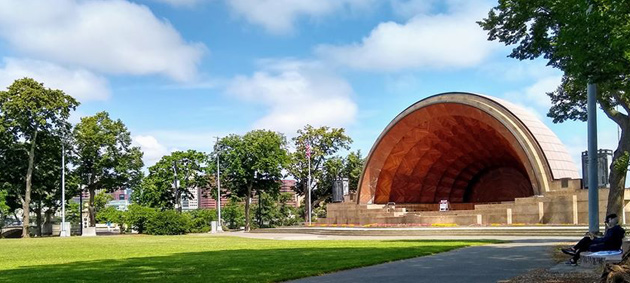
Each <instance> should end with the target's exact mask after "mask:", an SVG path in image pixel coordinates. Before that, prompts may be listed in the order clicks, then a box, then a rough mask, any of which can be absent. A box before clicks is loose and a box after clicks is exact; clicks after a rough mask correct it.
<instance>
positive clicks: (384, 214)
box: [318, 189, 630, 225]
mask: <svg viewBox="0 0 630 283" xmlns="http://www.w3.org/2000/svg"><path fill="white" fill-rule="evenodd" d="M625 195H626V202H628V201H629V200H630V190H626V193H625ZM607 200H608V189H600V190H599V214H600V217H599V218H600V220H601V221H603V219H604V217H605V213H606V203H607ZM416 206H418V207H422V208H424V206H422V205H416ZM462 207H464V206H462ZM327 209H328V211H327V217H326V218H322V219H319V220H318V223H321V224H355V225H367V224H457V225H475V224H477V225H492V224H508V225H510V224H559V225H566V224H569V225H584V224H587V223H588V191H587V190H581V189H574V190H561V191H552V192H547V193H546V194H544V195H542V196H533V197H525V198H516V199H515V200H514V201H510V202H501V203H496V204H477V205H474V209H468V210H451V211H446V212H439V211H435V210H433V211H426V210H424V211H423V210H422V209H415V208H414V205H412V204H403V205H375V204H356V203H331V204H328V206H327ZM625 213H626V217H630V215H628V209H627V208H626V212H625ZM622 220H623V218H622ZM628 222H630V218H628ZM602 224H603V223H602Z"/></svg>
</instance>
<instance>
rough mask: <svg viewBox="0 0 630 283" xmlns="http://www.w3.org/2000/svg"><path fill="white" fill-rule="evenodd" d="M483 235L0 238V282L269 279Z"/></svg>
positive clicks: (407, 254) (435, 249)
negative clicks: (441, 237)
mask: <svg viewBox="0 0 630 283" xmlns="http://www.w3.org/2000/svg"><path fill="white" fill-rule="evenodd" d="M484 243H488V242H487V241H416V240H381V241H376V240H371V241H341V240H339V241H276V240H262V239H245V238H238V237H214V236H206V235H187V236H140V235H139V236H115V237H96V238H80V237H72V238H41V239H24V240H23V239H2V240H0V282H83V281H95V282H112V281H118V282H130V281H161V282H187V283H188V282H269V281H283V280H288V279H295V278H301V277H306V276H312V275H318V274H323V273H327V272H332V271H335V270H341V269H348V268H353V267H359V266H366V265H372V264H377V263H381V262H387V261H393V260H399V259H405V258H411V257H417V256H424V255H430V254H434V253H439V252H444V251H449V250H452V249H456V248H461V247H466V246H470V245H480V244H484Z"/></svg>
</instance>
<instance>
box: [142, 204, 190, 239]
mask: <svg viewBox="0 0 630 283" xmlns="http://www.w3.org/2000/svg"><path fill="white" fill-rule="evenodd" d="M189 227H190V219H189V217H188V216H187V215H185V214H183V213H177V211H175V210H165V211H158V212H156V213H154V214H153V216H152V217H151V218H149V219H148V221H147V223H146V228H147V234H149V235H181V234H186V232H188V228H189Z"/></svg>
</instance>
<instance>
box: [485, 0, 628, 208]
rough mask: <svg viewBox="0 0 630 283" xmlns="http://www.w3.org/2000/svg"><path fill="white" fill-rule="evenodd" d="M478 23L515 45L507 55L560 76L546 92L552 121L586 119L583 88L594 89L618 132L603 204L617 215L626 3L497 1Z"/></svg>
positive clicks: (622, 163)
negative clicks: (543, 63) (537, 61)
mask: <svg viewBox="0 0 630 283" xmlns="http://www.w3.org/2000/svg"><path fill="white" fill-rule="evenodd" d="M479 24H480V25H481V27H482V28H483V29H484V30H487V31H488V35H489V40H498V41H500V42H503V43H505V44H506V45H514V46H515V47H514V49H513V50H512V53H511V54H510V57H512V58H516V59H519V60H525V59H534V58H538V57H543V58H544V59H546V60H547V65H549V66H552V67H554V68H558V69H560V70H562V71H563V72H564V77H563V80H562V83H561V85H560V86H559V87H558V89H557V90H556V91H554V92H552V93H549V94H548V95H549V96H550V97H551V102H552V104H553V106H552V107H551V109H550V110H549V113H548V114H547V115H548V116H549V117H552V118H553V119H554V122H555V123H558V122H563V121H566V120H569V119H571V120H585V119H586V114H587V113H586V85H587V83H593V84H597V85H598V88H599V93H598V97H597V101H598V102H599V105H600V106H601V108H602V110H603V111H604V113H606V116H608V118H610V119H611V120H613V121H614V122H615V123H616V124H617V125H619V127H620V128H621V139H620V141H619V144H618V146H617V149H616V150H615V151H614V154H613V159H612V165H611V170H610V178H609V179H610V193H609V196H608V206H607V213H621V211H622V208H623V199H624V187H625V178H626V175H627V170H628V158H627V156H628V152H630V118H629V116H628V114H629V113H630V0H571V1H560V0H554V1H529V0H501V1H499V4H498V5H497V6H496V7H494V8H493V9H492V10H490V12H489V14H488V17H487V18H486V19H483V20H482V21H480V22H479ZM616 106H621V108H622V109H623V112H621V111H617V110H616V109H615V107H616ZM624 112H625V113H624Z"/></svg>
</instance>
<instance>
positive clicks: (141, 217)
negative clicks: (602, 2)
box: [125, 204, 157, 234]
mask: <svg viewBox="0 0 630 283" xmlns="http://www.w3.org/2000/svg"><path fill="white" fill-rule="evenodd" d="M156 213H157V211H156V210H155V209H153V208H150V207H146V206H141V205H137V204H132V205H130V206H129V210H127V212H126V213H125V214H126V217H125V218H126V219H125V220H126V223H127V224H128V225H129V227H131V228H132V229H134V230H136V231H138V233H140V234H142V233H144V232H145V230H146V227H147V222H148V221H149V219H151V218H153V217H154V215H155V214H156Z"/></svg>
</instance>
